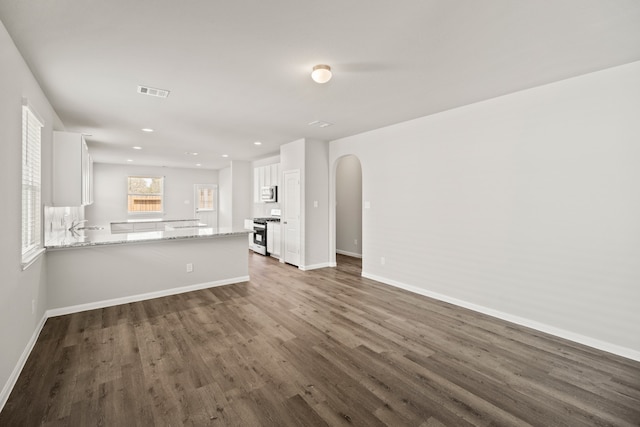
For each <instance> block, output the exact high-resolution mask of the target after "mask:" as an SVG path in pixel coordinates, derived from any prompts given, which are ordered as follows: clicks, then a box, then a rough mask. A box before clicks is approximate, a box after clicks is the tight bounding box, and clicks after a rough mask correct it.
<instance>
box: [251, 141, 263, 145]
mask: <svg viewBox="0 0 640 427" xmlns="http://www.w3.org/2000/svg"><path fill="white" fill-rule="evenodd" d="M253 145H262V142H260V141H256V142H254V143H253Z"/></svg>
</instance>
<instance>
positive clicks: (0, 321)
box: [0, 23, 62, 408]
mask: <svg viewBox="0 0 640 427" xmlns="http://www.w3.org/2000/svg"><path fill="white" fill-rule="evenodd" d="M23 97H26V98H28V100H29V103H30V104H31V105H32V106H33V108H34V109H35V110H36V111H37V113H38V115H40V116H41V118H42V119H43V120H44V128H43V130H42V169H43V171H42V181H43V184H42V185H43V190H42V191H43V193H42V203H43V204H50V203H51V139H52V135H53V129H56V130H61V129H62V123H60V119H59V118H58V117H57V116H56V113H55V112H54V111H53V109H52V108H51V105H50V104H49V102H48V100H47V99H46V97H45V96H44V94H43V93H42V91H41V89H40V87H39V86H38V83H37V82H36V80H35V79H34V77H33V75H32V74H31V72H30V71H29V68H28V67H27V65H26V64H25V62H24V60H23V59H22V57H21V56H20V53H19V52H18V50H17V49H16V47H15V45H14V44H13V41H12V40H11V38H10V37H9V34H8V33H7V31H6V29H5V27H4V25H3V24H2V23H0V161H1V162H2V166H1V167H0V199H1V200H2V202H3V203H2V207H1V208H0V224H2V225H3V230H2V238H1V239H0V277H1V279H0V343H1V344H0V347H1V350H0V390H1V391H0V408H1V407H2V406H3V405H4V402H5V400H6V398H7V397H8V392H9V391H10V387H11V386H12V385H13V382H14V381H15V379H16V376H17V373H18V372H17V371H16V368H17V367H19V366H18V365H21V363H23V362H24V360H23V359H21V358H22V357H23V356H26V355H24V354H23V353H24V351H25V349H27V347H28V345H29V344H30V340H31V339H32V338H35V337H34V333H35V332H37V331H38V330H39V327H40V322H41V320H42V319H43V316H44V313H45V310H46V300H47V280H46V276H47V270H46V263H45V260H44V257H41V258H40V259H39V260H38V261H36V262H35V263H34V264H33V265H31V266H30V267H29V268H28V269H27V270H25V271H22V269H21V253H20V248H21V225H20V224H21V214H22V208H21V205H22V202H21V200H22V193H21V186H20V182H21V176H22V169H21V158H22V98H23ZM32 300H35V304H36V306H35V311H34V312H33V313H32V310H31V304H32Z"/></svg>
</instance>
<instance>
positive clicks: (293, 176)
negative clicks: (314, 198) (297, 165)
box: [282, 170, 301, 266]
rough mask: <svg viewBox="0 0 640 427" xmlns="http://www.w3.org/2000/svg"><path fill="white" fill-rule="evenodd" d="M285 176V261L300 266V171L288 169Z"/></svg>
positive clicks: (283, 222)
mask: <svg viewBox="0 0 640 427" xmlns="http://www.w3.org/2000/svg"><path fill="white" fill-rule="evenodd" d="M283 178H284V220H283V221H282V224H283V226H284V257H283V258H284V262H286V263H288V264H293V265H295V266H300V205H301V203H300V171H299V170H293V171H286V172H284V173H283Z"/></svg>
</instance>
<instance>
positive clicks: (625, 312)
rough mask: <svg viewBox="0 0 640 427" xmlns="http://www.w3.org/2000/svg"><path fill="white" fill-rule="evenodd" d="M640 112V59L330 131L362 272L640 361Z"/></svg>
mask: <svg viewBox="0 0 640 427" xmlns="http://www.w3.org/2000/svg"><path fill="white" fill-rule="evenodd" d="M639 117H640V62H635V63H632V64H628V65H625V66H621V67H616V68H612V69H608V70H604V71H600V72H596V73H592V74H588V75H584V76H581V77H577V78H572V79H569V80H565V81H561V82H557V83H553V84H549V85H546V86H542V87H538V88H534V89H530V90H526V91H522V92H519V93H515V94H511V95H507V96H503V97H500V98H496V99H492V100H489V101H485V102H480V103H477V104H473V105H469V106H465V107H462V108H457V109H454V110H450V111H447V112H444V113H441V114H436V115H433V116H429V117H424V118H420V119H417V120H413V121H409V122H405V123H401V124H398V125H395V126H390V127H386V128H382V129H379V130H375V131H371V132H367V133H363V134H360V135H356V136H352V137H348V138H344V139H341V140H337V141H334V142H332V143H331V164H332V165H334V164H335V161H336V159H338V158H339V157H340V156H343V155H345V154H355V155H357V156H358V157H359V159H360V160H361V162H362V171H363V199H364V201H365V204H366V202H367V201H368V202H370V208H369V209H367V208H366V206H365V209H364V217H363V244H364V247H363V258H364V265H363V274H364V275H366V276H368V277H375V278H378V279H381V280H383V281H386V282H388V283H394V284H396V285H399V286H405V287H410V288H412V289H414V290H416V291H418V292H422V293H430V294H436V295H438V296H440V297H443V298H445V299H449V300H454V301H457V302H462V303H465V304H467V305H469V306H473V307H476V308H479V309H483V310H485V311H489V312H493V313H494V314H499V315H501V316H502V317H505V318H512V319H515V320H518V321H521V322H526V323H528V324H530V325H533V326H536V327H539V328H542V329H546V330H548V331H552V332H555V333H558V334H562V335H564V336H566V337H570V338H572V339H575V340H578V341H582V342H586V343H589V344H591V345H594V346H600V347H601V348H608V349H611V350H613V351H616V352H618V353H619V354H626V355H628V356H629V357H633V358H637V359H640V333H639V331H638V325H640V285H639V284H640V261H639V260H640V191H638V185H639V183H640V119H639ZM332 179H333V180H335V177H333V178H332ZM334 182H335V181H334ZM332 228H333V230H335V224H333V225H332ZM333 245H335V243H333ZM382 257H384V258H385V261H386V263H385V264H384V265H382V263H381V258H382Z"/></svg>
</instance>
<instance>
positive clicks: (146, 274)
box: [47, 234, 249, 314]
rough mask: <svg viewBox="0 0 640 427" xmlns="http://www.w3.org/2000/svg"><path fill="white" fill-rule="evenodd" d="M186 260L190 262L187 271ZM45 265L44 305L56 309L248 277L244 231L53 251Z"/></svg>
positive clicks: (103, 303)
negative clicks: (46, 300)
mask: <svg viewBox="0 0 640 427" xmlns="http://www.w3.org/2000/svg"><path fill="white" fill-rule="evenodd" d="M187 263H190V264H192V266H193V271H192V272H190V273H187V271H186V265H187ZM47 265H48V270H49V271H48V275H49V281H48V286H49V288H50V291H51V292H50V293H49V307H48V308H49V309H51V310H53V311H54V313H55V314H58V313H56V311H58V310H60V309H61V310H62V312H63V313H65V312H75V311H78V309H79V307H77V306H83V305H88V306H86V307H82V308H83V309H85V310H86V309H90V308H95V307H96V306H99V307H102V306H109V305H114V304H116V303H120V304H121V303H124V302H126V301H136V300H139V299H140V298H139V297H140V296H151V295H154V294H158V293H165V294H174V293H177V292H178V291H179V289H180V288H185V289H189V290H194V288H204V287H210V286H213V285H215V284H229V283H238V282H242V281H246V280H248V277H249V266H248V259H247V236H246V235H245V234H241V235H234V236H222V237H211V238H199V239H177V240H171V241H161V242H144V243H129V244H123V245H98V246H91V247H83V248H75V249H59V250H52V251H49V252H48V253H47ZM114 300H115V301H114ZM123 300H124V301H123Z"/></svg>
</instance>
